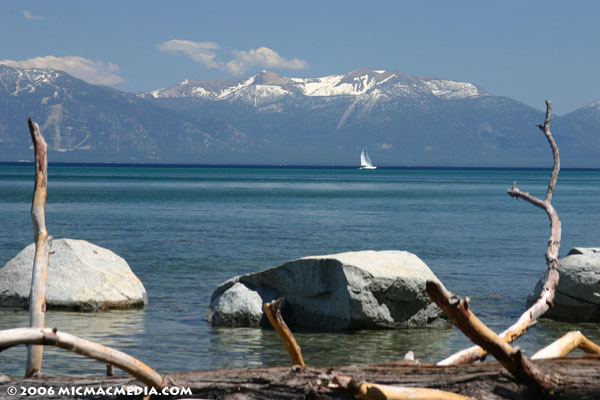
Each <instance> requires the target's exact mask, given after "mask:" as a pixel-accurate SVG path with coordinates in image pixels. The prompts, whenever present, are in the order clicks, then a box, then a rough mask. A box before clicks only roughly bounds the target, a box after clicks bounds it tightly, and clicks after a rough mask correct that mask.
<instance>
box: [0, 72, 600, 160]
mask: <svg viewBox="0 0 600 400" xmlns="http://www.w3.org/2000/svg"><path fill="white" fill-rule="evenodd" d="M543 115H544V113H543V112H542V111H541V110H539V109H535V108H533V107H530V106H527V105H525V104H523V103H521V102H518V101H516V100H513V99H510V98H507V97H500V96H494V95H493V94H490V93H488V92H486V91H485V90H484V89H483V88H480V87H478V86H477V85H474V84H471V83H468V82H459V81H453V80H447V79H441V78H433V77H414V76H411V75H408V74H404V73H402V72H399V71H383V70H371V69H358V70H355V71H352V72H350V73H348V74H337V75H330V76H326V77H320V78H287V77H284V76H281V75H278V74H276V73H274V72H272V71H263V72H261V73H258V74H255V75H253V76H250V77H245V78H239V79H221V80H212V81H199V80H191V79H186V80H184V81H183V82H181V83H180V84H177V85H174V86H172V87H170V88H166V89H158V90H156V91H150V92H144V93H138V94H133V93H125V92H121V91H119V90H117V89H113V88H109V87H105V86H97V85H90V84H87V83H85V82H83V81H81V80H79V79H77V78H74V77H72V76H70V75H69V74H67V73H64V72H60V71H52V70H37V69H28V70H23V69H18V68H13V67H6V66H1V65H0V161H16V160H30V159H31V158H32V154H31V150H30V149H29V147H30V144H29V141H28V136H24V135H23V132H24V131H26V128H25V127H26V119H27V117H29V116H31V117H33V119H34V120H35V121H37V122H38V123H39V124H40V126H41V127H42V129H43V132H44V134H45V136H46V138H47V141H48V143H49V153H50V160H51V161H62V162H120V163H131V162H134V163H192V164H215V163H216V164H260V165H264V164H288V165H291V164H294V165H302V164H304V165H307V164H309V165H352V164H355V163H358V155H359V154H360V149H361V148H362V147H365V146H366V147H368V148H369V153H370V154H371V157H372V159H373V160H374V162H375V164H378V165H413V166H419V165H427V166H499V167H502V166H515V165H518V166H523V167H532V166H534V167H538V166H547V165H548V164H550V163H551V157H550V156H549V151H548V149H547V143H546V142H545V140H544V138H543V137H542V136H540V135H539V134H538V133H539V132H538V131H537V128H535V123H537V122H542V121H543ZM598 126H600V102H594V103H591V104H590V105H588V106H586V107H582V108H581V109H579V110H576V111H574V112H572V113H569V114H567V115H565V116H554V118H553V122H552V131H553V133H554V135H555V137H556V138H557V141H558V142H559V146H560V147H561V157H562V161H563V165H564V166H572V167H594V166H600V162H599V161H598V160H599V159H600V157H598V154H599V153H600V133H599V128H598Z"/></svg>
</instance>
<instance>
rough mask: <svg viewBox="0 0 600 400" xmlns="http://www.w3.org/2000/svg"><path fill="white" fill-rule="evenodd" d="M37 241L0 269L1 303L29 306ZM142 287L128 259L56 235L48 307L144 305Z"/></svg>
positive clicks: (48, 286)
mask: <svg viewBox="0 0 600 400" xmlns="http://www.w3.org/2000/svg"><path fill="white" fill-rule="evenodd" d="M34 252H35V244H30V245H29V246H27V247H26V248H25V249H23V250H22V251H21V252H20V253H19V254H17V256H16V257H15V258H13V259H12V260H10V261H9V262H8V263H6V265H5V266H4V267H2V268H1V269H0V306H1V307H23V308H27V307H29V290H30V287H31V272H32V269H33V257H34ZM147 303H148V296H147V294H146V289H144V285H143V284H142V282H141V281H140V280H139V279H138V278H137V276H135V275H134V274H133V272H131V269H130V268H129V265H128V264H127V262H126V261H125V260H124V259H123V258H121V257H119V256H118V255H116V254H115V253H113V252H112V251H110V250H107V249H104V248H102V247H98V246H96V245H94V244H92V243H89V242H86V241H85V240H74V239H55V240H54V241H53V243H52V254H51V255H50V262H49V265H48V280H47V284H46V304H47V307H48V309H67V310H80V311H97V310H103V309H110V308H132V307H143V306H144V305H145V304H147Z"/></svg>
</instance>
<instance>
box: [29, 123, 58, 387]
mask: <svg viewBox="0 0 600 400" xmlns="http://www.w3.org/2000/svg"><path fill="white" fill-rule="evenodd" d="M27 122H28V124H29V133H30V134H31V141H32V142H33V149H34V152H35V186H34V189H33V199H32V201H31V221H32V223H33V232H34V237H35V256H34V260H33V270H32V274H31V291H30V293H29V326H30V327H31V328H43V327H44V324H45V317H46V316H45V313H46V278H47V276H48V262H49V260H50V249H51V248H52V236H50V235H49V234H48V231H47V230H46V194H47V186H48V158H47V151H46V150H47V145H46V141H45V140H44V137H43V136H42V133H41V132H40V128H39V126H38V124H36V123H35V122H33V121H32V120H31V118H29V120H28V121H27ZM43 352H44V348H43V346H29V348H28V349H27V367H26V371H25V376H32V375H34V374H38V373H40V371H41V368H42V356H43Z"/></svg>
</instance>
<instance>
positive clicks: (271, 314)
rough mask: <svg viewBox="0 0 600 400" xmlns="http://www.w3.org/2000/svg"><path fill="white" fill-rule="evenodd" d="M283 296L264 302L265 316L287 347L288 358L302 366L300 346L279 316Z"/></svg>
mask: <svg viewBox="0 0 600 400" xmlns="http://www.w3.org/2000/svg"><path fill="white" fill-rule="evenodd" d="M283 301H284V298H283V297H280V298H279V299H277V300H274V301H272V302H270V303H265V304H264V309H265V314H267V318H268V319H269V322H271V325H273V328H275V331H276V332H277V334H278V335H279V337H280V338H281V340H283V343H284V344H285V347H286V348H287V351H288V353H289V354H290V358H291V359H292V364H293V365H299V366H300V367H302V368H304V366H305V364H304V359H303V358H302V350H301V349H300V346H299V345H298V343H297V342H296V339H294V335H292V332H291V331H290V328H288V326H287V325H286V323H285V321H284V320H283V317H282V316H281V304H282V303H283Z"/></svg>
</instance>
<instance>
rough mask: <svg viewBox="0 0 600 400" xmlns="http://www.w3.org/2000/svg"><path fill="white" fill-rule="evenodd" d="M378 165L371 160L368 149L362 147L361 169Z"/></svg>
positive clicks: (373, 167)
mask: <svg viewBox="0 0 600 400" xmlns="http://www.w3.org/2000/svg"><path fill="white" fill-rule="evenodd" d="M376 168H377V167H376V166H374V165H373V163H372V162H371V158H370V157H369V153H367V149H366V148H365V149H362V151H361V152H360V169H376Z"/></svg>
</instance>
